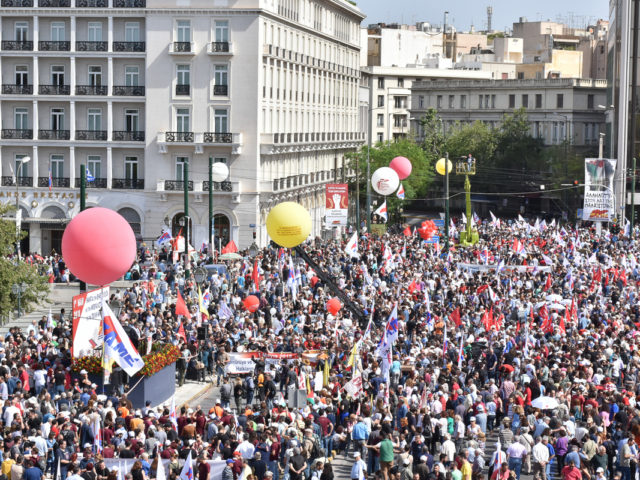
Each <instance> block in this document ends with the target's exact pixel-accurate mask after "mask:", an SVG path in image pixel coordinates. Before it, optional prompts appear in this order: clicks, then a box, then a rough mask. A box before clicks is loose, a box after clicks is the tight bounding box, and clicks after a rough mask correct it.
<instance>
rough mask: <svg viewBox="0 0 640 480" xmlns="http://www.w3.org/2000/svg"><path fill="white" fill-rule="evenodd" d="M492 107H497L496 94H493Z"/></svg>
mask: <svg viewBox="0 0 640 480" xmlns="http://www.w3.org/2000/svg"><path fill="white" fill-rule="evenodd" d="M491 108H496V96H495V95H491Z"/></svg>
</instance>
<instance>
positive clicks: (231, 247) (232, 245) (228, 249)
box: [220, 240, 238, 254]
mask: <svg viewBox="0 0 640 480" xmlns="http://www.w3.org/2000/svg"><path fill="white" fill-rule="evenodd" d="M220 253H222V254H224V253H238V247H237V246H236V242H234V241H233V240H230V241H229V243H227V245H225V247H224V248H223V249H222V251H221V252H220Z"/></svg>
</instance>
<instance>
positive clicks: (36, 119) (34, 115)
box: [31, 85, 40, 140]
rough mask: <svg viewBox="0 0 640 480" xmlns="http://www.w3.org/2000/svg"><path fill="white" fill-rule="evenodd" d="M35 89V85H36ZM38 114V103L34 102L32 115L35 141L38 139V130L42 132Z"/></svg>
mask: <svg viewBox="0 0 640 480" xmlns="http://www.w3.org/2000/svg"><path fill="white" fill-rule="evenodd" d="M34 87H35V85H34ZM38 115H39V112H38V101H37V100H34V101H33V112H32V114H31V116H32V118H33V120H32V121H31V126H32V127H33V138H34V140H35V139H36V138H38V130H40V118H39V116H38Z"/></svg>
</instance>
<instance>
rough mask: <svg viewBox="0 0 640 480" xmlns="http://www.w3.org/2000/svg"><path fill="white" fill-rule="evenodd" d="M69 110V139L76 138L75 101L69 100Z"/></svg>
mask: <svg viewBox="0 0 640 480" xmlns="http://www.w3.org/2000/svg"><path fill="white" fill-rule="evenodd" d="M69 109H70V111H69V136H70V138H71V140H72V141H73V140H75V139H76V102H74V101H73V100H72V101H71V102H70V108H69Z"/></svg>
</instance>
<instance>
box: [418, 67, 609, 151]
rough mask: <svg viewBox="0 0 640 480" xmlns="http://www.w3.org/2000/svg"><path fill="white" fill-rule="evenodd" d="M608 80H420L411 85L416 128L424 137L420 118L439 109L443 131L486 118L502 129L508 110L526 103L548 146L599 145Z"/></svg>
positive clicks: (536, 129)
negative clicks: (431, 109)
mask: <svg viewBox="0 0 640 480" xmlns="http://www.w3.org/2000/svg"><path fill="white" fill-rule="evenodd" d="M606 87H607V82H606V80H591V79H573V78H567V79H543V80H484V81H482V80H480V81H468V80H467V81H465V80H461V81H449V82H418V83H414V84H413V87H412V89H411V108H410V114H411V116H412V117H413V118H414V120H412V123H411V127H412V130H413V131H415V132H416V136H417V138H418V139H421V138H423V137H424V132H423V131H422V130H421V125H420V122H419V119H420V117H421V116H422V115H424V112H425V111H427V110H428V109H430V108H435V109H437V110H438V115H439V116H440V117H441V118H442V121H443V126H444V129H445V133H446V132H448V131H450V130H451V129H452V128H455V125H456V124H457V123H459V124H465V123H473V122H475V121H481V122H485V123H487V124H488V125H490V126H491V127H494V128H495V127H498V126H499V125H500V124H501V122H502V118H503V116H504V114H506V113H512V112H513V111H514V110H515V109H518V108H522V107H524V108H525V109H526V110H527V114H528V117H529V122H530V124H531V134H532V135H533V136H535V137H539V138H541V139H542V140H543V142H544V144H545V145H558V144H562V143H564V142H567V143H568V144H570V145H574V146H576V147H590V148H593V146H595V145H597V144H598V140H599V135H600V133H601V132H604V128H605V126H604V122H605V117H604V110H603V109H602V108H599V106H602V104H603V103H605V99H606Z"/></svg>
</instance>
